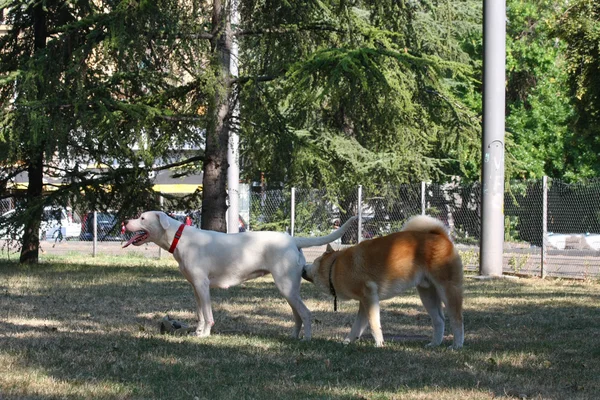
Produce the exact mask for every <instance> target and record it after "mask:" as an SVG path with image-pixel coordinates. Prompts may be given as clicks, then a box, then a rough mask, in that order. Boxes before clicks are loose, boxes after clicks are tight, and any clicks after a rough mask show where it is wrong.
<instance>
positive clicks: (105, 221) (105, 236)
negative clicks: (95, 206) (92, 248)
mask: <svg viewBox="0 0 600 400" xmlns="http://www.w3.org/2000/svg"><path fill="white" fill-rule="evenodd" d="M96 220H97V228H96V235H97V240H98V241H101V242H104V241H119V240H124V239H125V238H126V236H127V235H126V234H122V233H121V227H120V226H117V225H120V224H118V221H117V215H116V214H114V213H110V212H97V213H96ZM79 239H80V240H88V241H89V240H94V213H93V212H89V213H87V214H85V216H84V217H83V220H82V222H81V234H80V235H79Z"/></svg>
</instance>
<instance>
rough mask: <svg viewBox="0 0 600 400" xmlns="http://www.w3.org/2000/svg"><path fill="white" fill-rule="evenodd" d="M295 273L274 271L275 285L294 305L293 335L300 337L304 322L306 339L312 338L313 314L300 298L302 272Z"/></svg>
mask: <svg viewBox="0 0 600 400" xmlns="http://www.w3.org/2000/svg"><path fill="white" fill-rule="evenodd" d="M300 271H301V270H300ZM294 275H297V276H294ZM294 275H290V274H286V273H283V274H278V273H277V272H274V273H273V280H274V281H275V286H276V287H277V289H278V290H279V292H280V293H281V294H282V295H283V297H285V299H286V300H287V302H288V304H289V305H290V307H292V312H293V314H294V330H293V332H292V337H293V338H296V339H297V338H299V337H300V331H301V330H302V324H304V340H310V339H311V336H312V335H311V321H310V319H311V315H310V311H309V310H308V307H306V305H305V304H304V302H303V301H302V299H301V298H300V283H301V281H302V278H301V276H300V273H298V274H294Z"/></svg>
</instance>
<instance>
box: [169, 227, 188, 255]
mask: <svg viewBox="0 0 600 400" xmlns="http://www.w3.org/2000/svg"><path fill="white" fill-rule="evenodd" d="M183 228H185V224H181V225H179V229H177V232H175V237H174V238H173V243H171V248H170V249H169V253H171V254H173V252H174V251H175V247H177V243H179V238H180V237H181V233H182V232H183Z"/></svg>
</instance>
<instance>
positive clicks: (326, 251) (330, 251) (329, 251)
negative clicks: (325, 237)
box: [325, 243, 335, 254]
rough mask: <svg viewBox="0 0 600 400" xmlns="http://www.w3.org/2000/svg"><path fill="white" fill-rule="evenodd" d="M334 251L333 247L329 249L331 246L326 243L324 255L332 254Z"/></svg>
mask: <svg viewBox="0 0 600 400" xmlns="http://www.w3.org/2000/svg"><path fill="white" fill-rule="evenodd" d="M334 251H335V250H333V247H331V245H330V244H329V243H327V248H326V249H325V254H329V253H333V252H334Z"/></svg>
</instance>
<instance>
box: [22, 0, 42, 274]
mask: <svg viewBox="0 0 600 400" xmlns="http://www.w3.org/2000/svg"><path fill="white" fill-rule="evenodd" d="M33 7H34V8H33V35H34V38H33V40H34V52H33V57H36V56H37V55H38V54H39V52H40V50H43V49H45V48H46V37H47V33H48V22H47V12H46V11H45V9H44V7H45V4H44V2H41V1H40V2H38V3H37V4H36V5H34V6H33ZM39 86H40V84H38V90H37V94H36V96H37V99H38V100H43V98H44V90H43V88H42V87H39ZM41 142H42V143H35V141H34V140H33V141H32V144H31V145H30V146H31V148H30V152H29V154H31V155H32V157H31V159H30V160H29V165H28V168H27V173H28V175H29V176H28V179H29V186H27V195H26V199H25V206H26V208H27V209H28V210H29V212H30V214H29V216H28V218H26V222H25V226H24V229H23V246H22V247H21V256H20V258H19V262H20V263H24V264H37V263H38V261H39V252H40V225H41V220H42V215H43V211H44V208H43V203H42V202H41V201H40V200H41V196H42V194H43V193H42V190H43V186H44V143H43V140H42V141H41Z"/></svg>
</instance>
